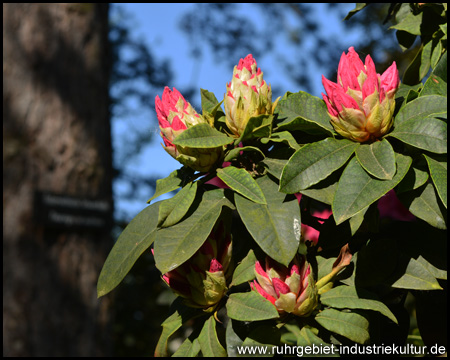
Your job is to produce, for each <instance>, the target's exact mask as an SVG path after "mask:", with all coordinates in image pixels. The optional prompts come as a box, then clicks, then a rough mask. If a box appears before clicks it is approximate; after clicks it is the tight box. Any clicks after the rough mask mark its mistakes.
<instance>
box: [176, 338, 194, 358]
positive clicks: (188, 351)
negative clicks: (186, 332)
mask: <svg viewBox="0 0 450 360" xmlns="http://www.w3.org/2000/svg"><path fill="white" fill-rule="evenodd" d="M199 352H200V344H199V342H198V338H196V339H194V340H193V341H191V339H189V338H186V339H185V340H184V341H183V343H182V344H181V345H180V347H179V348H178V349H177V351H175V353H174V354H173V355H172V357H184V358H186V357H197V355H198V354H199Z"/></svg>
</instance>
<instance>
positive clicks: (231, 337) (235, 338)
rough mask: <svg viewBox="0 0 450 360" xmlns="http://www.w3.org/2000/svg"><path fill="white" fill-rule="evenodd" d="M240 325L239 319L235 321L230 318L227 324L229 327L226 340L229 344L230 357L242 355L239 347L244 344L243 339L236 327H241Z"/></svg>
mask: <svg viewBox="0 0 450 360" xmlns="http://www.w3.org/2000/svg"><path fill="white" fill-rule="evenodd" d="M239 325H241V323H240V322H239V321H233V320H231V319H228V323H227V324H226V327H227V328H226V331H225V340H226V344H227V353H228V357H237V356H238V355H240V352H239V350H240V349H239V350H238V347H240V346H241V345H242V343H243V340H242V339H241V338H240V337H239V335H238V334H237V332H239V330H238V329H237V330H236V329H235V328H239Z"/></svg>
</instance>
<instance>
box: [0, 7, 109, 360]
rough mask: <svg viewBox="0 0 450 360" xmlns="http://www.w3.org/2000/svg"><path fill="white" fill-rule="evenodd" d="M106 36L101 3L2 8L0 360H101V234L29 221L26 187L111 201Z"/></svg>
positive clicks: (104, 330)
mask: <svg viewBox="0 0 450 360" xmlns="http://www.w3.org/2000/svg"><path fill="white" fill-rule="evenodd" d="M107 33H108V5H105V4H102V5H93V4H3V355H4V356H105V355H110V349H111V344H110V332H109V325H110V314H109V313H110V311H109V302H110V299H109V298H107V297H106V298H104V299H97V296H96V283H97V278H98V274H99V272H100V269H101V266H102V264H103V262H104V260H105V258H106V256H107V254H108V251H109V250H110V248H111V247H112V238H111V235H110V231H109V229H105V230H101V231H98V230H90V229H84V230H83V229H73V228H68V229H53V228H51V227H44V226H43V225H42V224H39V223H37V222H36V220H35V216H34V213H33V210H34V209H33V201H34V193H35V191H36V190H41V191H50V192H53V193H60V194H66V195H70V196H77V197H83V198H96V199H111V198H112V186H111V179H112V165H111V139H110V124H109V112H108V105H109V103H108V78H109V64H108V47H107ZM111 216H112V213H111Z"/></svg>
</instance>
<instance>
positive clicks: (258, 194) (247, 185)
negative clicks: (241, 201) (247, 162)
mask: <svg viewBox="0 0 450 360" xmlns="http://www.w3.org/2000/svg"><path fill="white" fill-rule="evenodd" d="M217 176H218V177H219V178H220V179H221V180H222V181H223V182H224V183H225V184H227V185H228V186H229V187H230V188H231V189H233V190H234V191H236V192H237V193H239V194H241V195H242V196H245V197H246V198H247V199H250V200H252V201H254V202H256V203H258V204H266V203H267V202H266V198H265V197H264V194H263V192H262V191H261V188H260V187H259V185H258V184H257V183H256V181H255V179H253V177H252V176H251V175H250V174H249V173H248V171H247V170H245V169H238V168H236V167H234V166H228V167H226V168H223V169H217Z"/></svg>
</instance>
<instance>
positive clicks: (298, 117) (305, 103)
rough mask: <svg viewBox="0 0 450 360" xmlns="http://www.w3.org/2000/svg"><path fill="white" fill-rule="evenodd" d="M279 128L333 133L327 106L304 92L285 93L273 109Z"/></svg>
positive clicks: (312, 132)
mask: <svg viewBox="0 0 450 360" xmlns="http://www.w3.org/2000/svg"><path fill="white" fill-rule="evenodd" d="M275 113H277V114H278V119H281V122H279V123H278V128H279V130H290V131H293V130H301V131H304V132H307V133H311V134H326V135H333V134H334V129H333V126H332V125H331V123H330V116H329V115H328V111H327V106H326V105H325V102H324V101H323V100H322V99H319V98H318V97H315V96H312V95H310V94H308V93H306V92H303V91H300V92H298V93H294V94H292V93H286V94H285V95H284V96H283V98H281V99H280V101H279V102H278V105H277V107H276V109H275Z"/></svg>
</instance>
